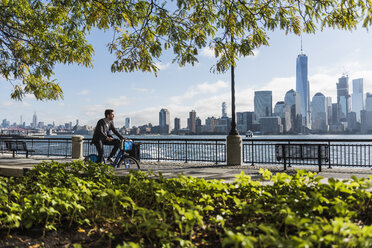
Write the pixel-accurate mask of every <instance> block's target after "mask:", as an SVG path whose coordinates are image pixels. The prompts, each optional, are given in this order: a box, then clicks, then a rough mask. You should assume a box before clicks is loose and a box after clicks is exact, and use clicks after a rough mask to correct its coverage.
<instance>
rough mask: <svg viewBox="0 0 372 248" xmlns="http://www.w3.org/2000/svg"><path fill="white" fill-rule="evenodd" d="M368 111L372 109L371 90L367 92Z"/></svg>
mask: <svg viewBox="0 0 372 248" xmlns="http://www.w3.org/2000/svg"><path fill="white" fill-rule="evenodd" d="M366 111H372V94H371V93H369V92H367V94H366Z"/></svg>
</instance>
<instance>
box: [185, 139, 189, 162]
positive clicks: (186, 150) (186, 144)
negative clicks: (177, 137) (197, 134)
mask: <svg viewBox="0 0 372 248" xmlns="http://www.w3.org/2000/svg"><path fill="white" fill-rule="evenodd" d="M187 153H188V152H187V140H186V161H185V163H187V156H188V154H187Z"/></svg>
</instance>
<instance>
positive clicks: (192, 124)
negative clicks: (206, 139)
mask: <svg viewBox="0 0 372 248" xmlns="http://www.w3.org/2000/svg"><path fill="white" fill-rule="evenodd" d="M187 128H188V129H189V130H190V132H191V133H196V112H195V110H192V111H191V112H190V113H189V118H188V119H187Z"/></svg>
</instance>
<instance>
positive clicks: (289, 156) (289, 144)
mask: <svg viewBox="0 0 372 248" xmlns="http://www.w3.org/2000/svg"><path fill="white" fill-rule="evenodd" d="M288 158H289V159H288V167H292V165H291V142H290V141H288Z"/></svg>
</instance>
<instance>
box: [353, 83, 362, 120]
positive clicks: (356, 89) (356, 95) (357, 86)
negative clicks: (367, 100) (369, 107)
mask: <svg viewBox="0 0 372 248" xmlns="http://www.w3.org/2000/svg"><path fill="white" fill-rule="evenodd" d="M351 103H352V104H351V108H352V110H353V112H355V114H356V119H357V121H359V122H360V111H362V110H363V109H364V96H363V78H358V79H354V80H353V94H352V96H351Z"/></svg>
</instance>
